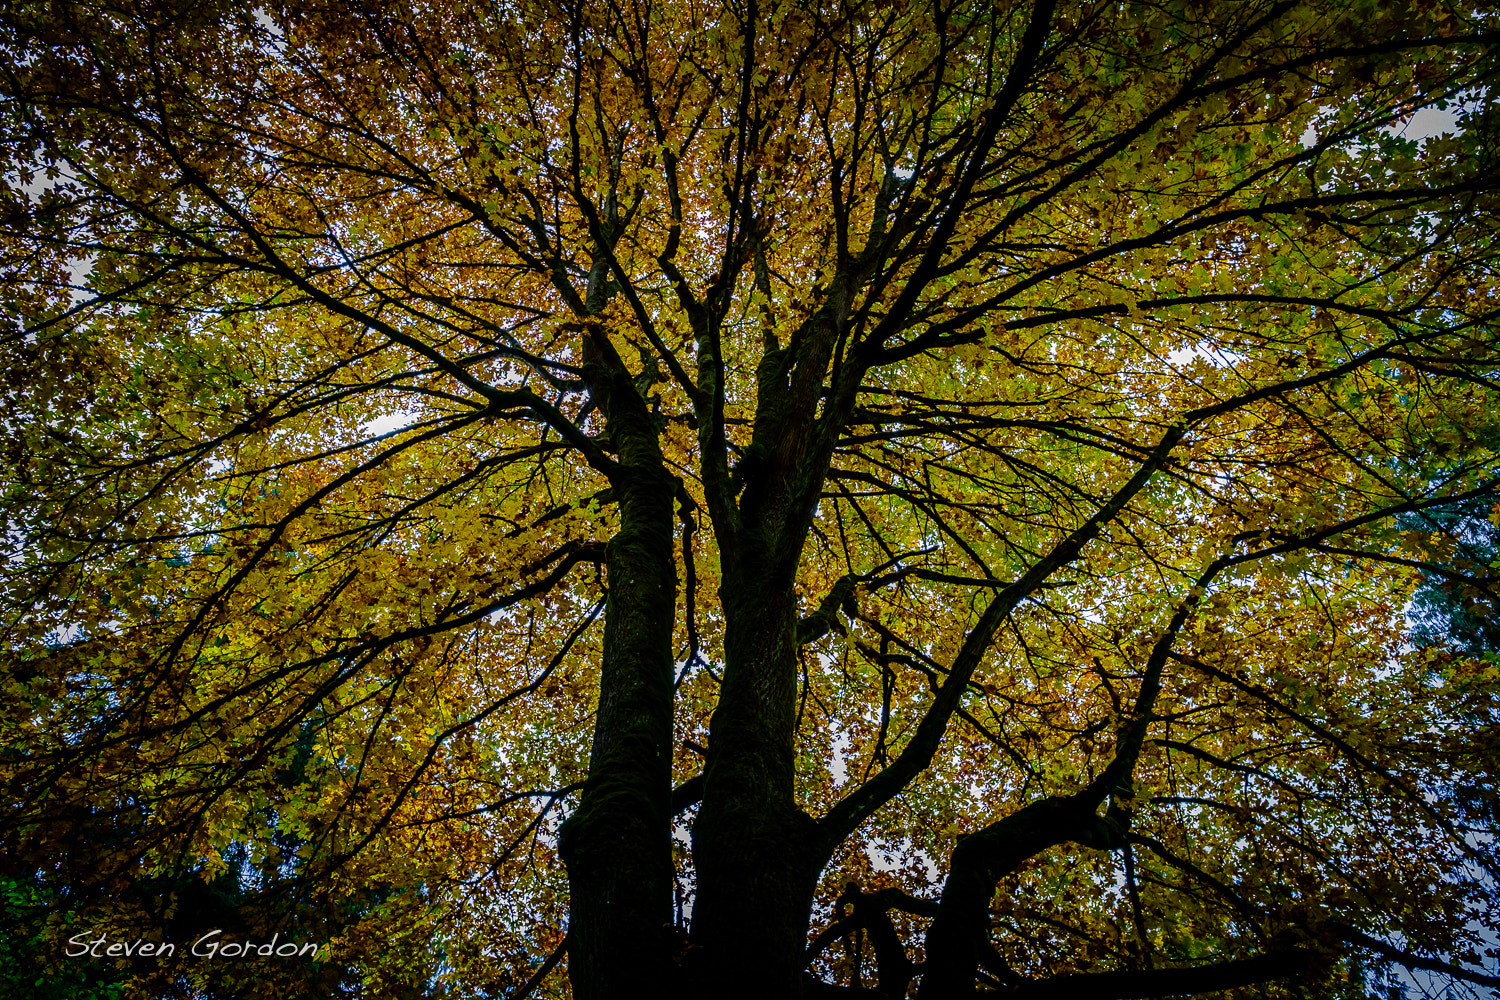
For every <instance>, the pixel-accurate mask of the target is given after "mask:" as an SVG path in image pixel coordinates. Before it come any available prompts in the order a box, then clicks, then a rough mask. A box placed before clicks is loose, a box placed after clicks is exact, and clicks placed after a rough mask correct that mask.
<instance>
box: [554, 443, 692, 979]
mask: <svg viewBox="0 0 1500 1000" xmlns="http://www.w3.org/2000/svg"><path fill="white" fill-rule="evenodd" d="M653 472H654V473H655V474H654V475H653V474H652V473H653ZM619 493H620V521H621V527H620V530H619V532H618V533H617V534H616V535H615V537H614V538H613V539H611V541H610V543H609V546H608V550H607V560H608V566H609V598H608V603H607V605H606V607H605V630H604V657H603V666H602V670H601V676H600V688H599V690H600V695H599V715H598V719H597V721H596V723H595V727H594V746H593V753H592V755H591V757H590V761H589V779H588V784H587V786H586V787H585V789H584V793H583V799H582V801H581V802H580V803H579V806H578V809H577V811H575V812H574V813H573V814H572V815H571V816H569V817H568V820H567V822H566V823H565V824H564V825H563V829H562V831H561V835H560V837H559V847H560V849H561V853H562V856H563V860H564V861H565V862H566V864H567V867H568V884H569V892H570V897H571V901H570V913H569V926H568V978H569V979H570V981H571V982H572V985H573V996H574V997H575V998H577V1000H608V998H615V997H619V998H631V1000H634V998H637V997H650V996H662V995H665V992H666V991H665V983H666V974H667V969H668V967H669V963H668V954H669V945H668V940H669V937H670V929H671V924H672V855H671V839H670V831H671V795H672V784H671V781H672V756H671V750H672V649H671V638H672V623H673V618H674V612H675V604H676V569H675V566H674V563H673V557H672V496H673V490H672V483H671V480H670V479H669V477H667V475H666V473H665V472H663V471H661V470H660V469H656V470H647V471H638V472H636V473H634V475H632V476H630V477H629V478H628V479H626V480H625V481H624V482H623V483H622V486H621V488H620V490H619Z"/></svg>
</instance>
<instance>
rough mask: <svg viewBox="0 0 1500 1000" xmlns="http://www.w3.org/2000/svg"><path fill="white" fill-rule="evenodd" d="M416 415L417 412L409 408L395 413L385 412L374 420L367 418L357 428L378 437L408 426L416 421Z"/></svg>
mask: <svg viewBox="0 0 1500 1000" xmlns="http://www.w3.org/2000/svg"><path fill="white" fill-rule="evenodd" d="M417 416H418V414H416V413H413V412H412V411H410V410H398V411H396V412H395V413H387V414H385V415H383V416H379V417H376V418H375V419H374V420H367V421H365V422H364V423H363V424H361V425H360V428H359V429H360V432H361V433H364V434H368V435H369V436H371V437H379V436H380V435H382V434H389V433H391V431H399V430H400V429H401V428H403V427H409V426H410V425H412V424H414V423H416V422H417Z"/></svg>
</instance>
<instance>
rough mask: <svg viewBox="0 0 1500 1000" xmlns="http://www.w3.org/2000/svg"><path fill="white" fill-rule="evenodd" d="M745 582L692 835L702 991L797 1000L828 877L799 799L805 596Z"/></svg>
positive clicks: (730, 619)
mask: <svg viewBox="0 0 1500 1000" xmlns="http://www.w3.org/2000/svg"><path fill="white" fill-rule="evenodd" d="M737 575H739V576H740V579H739V580H736V581H730V580H726V582H725V586H724V588H723V591H722V593H721V597H722V599H723V606H724V608H725V616H726V631H725V658H726V662H725V667H724V685H723V688H722V690H721V692H720V699H719V706H718V708H717V710H716V711H715V712H714V716H713V720H712V723H711V725H710V736H709V759H708V765H707V767H706V768H705V772H704V794H703V805H702V808H701V810H700V812H699V814H698V819H697V822H696V823H695V824H694V830H693V857H694V862H695V864H696V866H697V871H698V898H697V901H696V903H695V905H694V909H693V942H694V944H696V945H697V946H699V947H700V948H701V949H702V953H701V959H700V960H699V964H698V968H697V976H698V980H699V991H700V993H701V994H702V995H703V996H713V997H726V998H731V1000H736V998H751V997H755V998H764V997H795V996H797V995H798V992H799V983H800V976H801V968H802V959H803V952H804V951H805V949H806V947H807V922H808V917H809V913H810V911H811V909H812V900H813V892H814V889H815V888H816V885H817V877H818V865H817V860H816V857H815V852H814V851H813V850H812V845H813V843H814V824H813V820H812V819H811V818H810V817H809V816H808V815H807V814H806V813H804V812H803V811H802V810H801V809H799V808H798V807H797V804H796V799H795V795H794V787H793V782H794V777H795V766H796V761H795V747H794V742H793V740H794V732H793V728H794V726H795V723H796V696H797V646H796V641H797V634H796V629H797V606H796V595H795V592H794V591H793V589H792V588H791V586H789V585H787V586H777V585H775V583H774V582H773V581H769V580H766V579H765V576H766V575H767V574H764V573H755V572H752V573H741V574H737ZM747 577H748V579H747Z"/></svg>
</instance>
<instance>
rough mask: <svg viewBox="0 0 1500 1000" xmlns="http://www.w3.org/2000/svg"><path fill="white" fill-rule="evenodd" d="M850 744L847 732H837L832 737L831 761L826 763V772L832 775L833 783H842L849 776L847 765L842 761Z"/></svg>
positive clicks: (851, 742) (851, 743)
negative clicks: (836, 734)
mask: <svg viewBox="0 0 1500 1000" xmlns="http://www.w3.org/2000/svg"><path fill="white" fill-rule="evenodd" d="M852 745H853V741H852V740H851V739H849V734H848V733H839V734H838V736H837V737H835V738H834V741H833V746H832V747H830V749H831V750H832V751H833V762H832V763H830V764H829V765H828V773H829V774H831V775H833V783H834V784H835V785H842V784H843V783H844V780H845V779H846V778H848V777H849V765H848V764H846V763H845V762H844V755H845V754H846V753H847V752H848V751H849V748H850V747H851V746H852Z"/></svg>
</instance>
